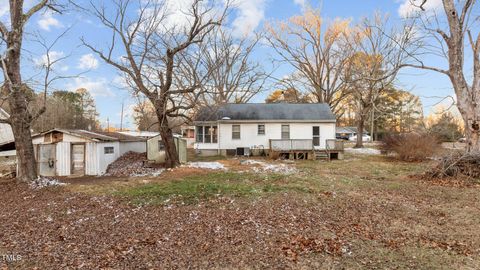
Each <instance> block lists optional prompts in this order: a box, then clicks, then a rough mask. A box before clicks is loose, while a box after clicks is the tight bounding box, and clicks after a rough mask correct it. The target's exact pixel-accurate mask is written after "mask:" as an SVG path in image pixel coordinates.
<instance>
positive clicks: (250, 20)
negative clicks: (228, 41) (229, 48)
mask: <svg viewBox="0 0 480 270" xmlns="http://www.w3.org/2000/svg"><path fill="white" fill-rule="evenodd" d="M265 2H266V1H265V0H241V1H240V2H238V4H237V5H236V7H237V9H238V16H237V17H236V18H235V20H234V21H233V23H232V27H233V33H234V35H236V36H246V35H248V34H250V33H251V32H252V31H253V30H255V29H256V28H257V27H258V26H259V25H260V22H261V21H262V20H263V19H264V18H265Z"/></svg>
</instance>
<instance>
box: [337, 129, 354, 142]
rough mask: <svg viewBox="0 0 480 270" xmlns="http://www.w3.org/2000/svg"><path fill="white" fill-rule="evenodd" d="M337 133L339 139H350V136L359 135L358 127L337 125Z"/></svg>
mask: <svg viewBox="0 0 480 270" xmlns="http://www.w3.org/2000/svg"><path fill="white" fill-rule="evenodd" d="M335 133H336V134H335V136H336V137H337V139H341V140H348V138H350V137H352V136H355V135H357V127H337V128H336V131H335Z"/></svg>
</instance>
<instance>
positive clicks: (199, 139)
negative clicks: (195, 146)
mask: <svg viewBox="0 0 480 270" xmlns="http://www.w3.org/2000/svg"><path fill="white" fill-rule="evenodd" d="M195 128H196V129H197V132H196V133H197V139H196V140H195V141H196V142H197V143H203V126H197V127H195Z"/></svg>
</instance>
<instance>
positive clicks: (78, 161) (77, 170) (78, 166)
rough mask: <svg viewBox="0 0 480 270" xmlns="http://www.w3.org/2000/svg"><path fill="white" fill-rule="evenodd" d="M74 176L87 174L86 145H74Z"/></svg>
mask: <svg viewBox="0 0 480 270" xmlns="http://www.w3.org/2000/svg"><path fill="white" fill-rule="evenodd" d="M72 174H73V175H84V174H85V145H84V144H74V145H72Z"/></svg>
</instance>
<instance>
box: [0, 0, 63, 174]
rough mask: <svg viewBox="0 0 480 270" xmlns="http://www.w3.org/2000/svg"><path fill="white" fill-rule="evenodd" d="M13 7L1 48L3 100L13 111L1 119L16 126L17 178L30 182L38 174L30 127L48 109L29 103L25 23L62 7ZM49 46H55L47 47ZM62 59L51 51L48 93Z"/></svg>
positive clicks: (47, 0)
mask: <svg viewBox="0 0 480 270" xmlns="http://www.w3.org/2000/svg"><path fill="white" fill-rule="evenodd" d="M9 8H10V22H9V23H5V22H1V21H0V48H1V50H2V51H3V52H2V53H1V55H0V63H1V69H2V72H3V78H4V81H3V89H2V91H1V94H0V96H1V101H2V102H4V101H5V102H6V103H7V105H8V107H9V109H10V112H11V114H10V117H9V118H8V119H2V120H0V122H2V123H7V124H10V126H11V127H12V131H13V134H14V138H15V147H16V150H17V159H18V174H17V179H18V180H20V181H30V180H33V179H35V178H36V177H37V168H36V163H35V155H34V150H33V144H32V138H31V131H30V127H31V124H32V122H33V121H35V120H36V119H37V118H38V117H39V116H40V115H41V114H42V113H43V112H45V106H42V107H41V108H40V109H39V110H37V111H31V110H30V109H29V106H28V104H29V102H30V101H32V92H33V90H32V89H31V88H30V87H29V86H27V84H26V83H25V82H24V80H23V79H22V71H21V59H22V57H21V56H22V48H23V42H24V34H25V32H24V30H25V25H26V24H27V23H28V21H29V20H30V19H31V18H32V16H33V15H35V14H36V13H38V12H40V11H41V10H44V9H47V8H48V9H50V10H53V11H57V12H58V11H59V8H61V6H60V5H58V4H57V3H56V2H55V1H53V0H41V1H38V3H36V4H34V5H33V6H32V7H31V8H30V9H28V10H27V11H26V12H24V1H23V0H9ZM55 42H56V41H55ZM45 48H46V49H48V48H51V47H49V46H45ZM58 61H60V60H59V59H55V60H53V59H51V58H50V55H49V53H48V50H47V54H46V61H45V67H44V68H45V70H46V72H45V77H44V80H43V91H45V93H46V91H47V89H48V87H49V85H50V84H51V83H52V82H53V81H52V80H53V79H52V77H51V75H50V71H51V68H52V66H53V65H54V64H56V63H57V62H58Z"/></svg>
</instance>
